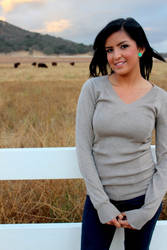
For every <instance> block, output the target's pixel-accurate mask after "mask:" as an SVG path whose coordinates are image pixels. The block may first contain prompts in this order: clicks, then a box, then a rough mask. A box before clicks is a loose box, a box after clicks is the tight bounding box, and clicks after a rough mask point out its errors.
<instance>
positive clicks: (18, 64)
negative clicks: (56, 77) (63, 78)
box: [14, 62, 75, 68]
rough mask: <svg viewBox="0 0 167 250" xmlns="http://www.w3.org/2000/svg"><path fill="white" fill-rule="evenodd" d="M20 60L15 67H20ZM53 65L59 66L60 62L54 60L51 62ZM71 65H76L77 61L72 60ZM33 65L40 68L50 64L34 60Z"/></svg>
mask: <svg viewBox="0 0 167 250" xmlns="http://www.w3.org/2000/svg"><path fill="white" fill-rule="evenodd" d="M20 64H21V63H20V62H16V63H14V68H18V67H19V66H20ZM51 65H52V66H57V65H58V63H57V62H52V63H51ZM70 65H71V66H74V65H75V62H70ZM32 66H34V67H38V68H48V65H47V64H46V63H37V62H33V63H32Z"/></svg>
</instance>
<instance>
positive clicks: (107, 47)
mask: <svg viewBox="0 0 167 250" xmlns="http://www.w3.org/2000/svg"><path fill="white" fill-rule="evenodd" d="M126 42H128V41H122V42H120V43H118V44H117V46H119V45H121V44H122V43H126ZM105 48H106V49H109V48H112V46H106V47H105Z"/></svg>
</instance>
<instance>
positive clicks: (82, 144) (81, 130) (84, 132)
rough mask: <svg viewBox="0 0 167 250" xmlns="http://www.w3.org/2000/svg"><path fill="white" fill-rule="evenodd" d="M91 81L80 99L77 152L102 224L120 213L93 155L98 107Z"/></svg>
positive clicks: (87, 187) (82, 91) (77, 116)
mask: <svg viewBox="0 0 167 250" xmlns="http://www.w3.org/2000/svg"><path fill="white" fill-rule="evenodd" d="M91 81H92V80H91V79H89V80H88V81H87V82H86V83H85V84H84V85H83V87H82V89H81V93H80V96H79V99H78V105H77V112H76V152H77V159H78V165H79V168H80V171H81V174H82V176H83V178H84V180H85V184H86V189H87V193H88V195H89V196H90V199H91V201H92V203H93V206H94V207H95V209H96V210H97V213H98V216H99V219H100V221H101V223H106V222H108V221H110V220H111V219H113V218H115V217H116V216H117V215H118V214H120V211H119V210H118V209H117V208H116V207H115V206H114V205H113V204H112V203H111V202H110V200H109V197H108V195H107V194H106V192H105V190H104V188H103V185H102V183H101V180H100V178H99V175H98V172H97V168H96V165H95V161H94V157H93V153H92V144H93V139H94V133H93V127H92V119H93V114H94V110H95V106H96V97H95V91H94V88H93V84H91V83H92V82H91Z"/></svg>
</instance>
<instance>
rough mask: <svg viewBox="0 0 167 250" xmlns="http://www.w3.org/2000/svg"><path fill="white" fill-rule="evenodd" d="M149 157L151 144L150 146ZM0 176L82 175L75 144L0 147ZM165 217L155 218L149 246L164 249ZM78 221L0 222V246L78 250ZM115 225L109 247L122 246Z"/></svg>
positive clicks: (21, 249)
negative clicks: (71, 145)
mask: <svg viewBox="0 0 167 250" xmlns="http://www.w3.org/2000/svg"><path fill="white" fill-rule="evenodd" d="M152 154H153V158H154V160H155V161H156V157H155V147H154V146H152ZM0 159H1V164H0V180H32V179H73V178H82V177H81V174H80V171H79V169H78V165H77V159H76V151H75V147H69V148H21V149H20V148H15V149H14V148H13V149H12V148H8V149H0ZM166 235H167V221H158V223H157V225H156V229H155V232H154V235H153V239H152V243H151V247H150V250H157V249H159V250H166V246H167V239H166ZM80 236H81V223H48V224H44V223H38V224H0V246H1V247H0V249H2V250H36V249H40V250H46V249H49V250H59V249H61V250H79V249H80ZM123 237H124V230H123V229H122V228H121V229H117V230H116V234H115V236H114V240H113V243H112V250H123V249H124V247H123Z"/></svg>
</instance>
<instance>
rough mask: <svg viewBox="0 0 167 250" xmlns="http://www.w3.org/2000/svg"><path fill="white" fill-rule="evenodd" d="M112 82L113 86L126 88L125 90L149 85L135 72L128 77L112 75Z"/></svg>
mask: <svg viewBox="0 0 167 250" xmlns="http://www.w3.org/2000/svg"><path fill="white" fill-rule="evenodd" d="M110 80H111V82H112V84H113V85H114V86H116V87H123V88H124V87H125V88H133V87H135V86H136V87H137V86H139V85H140V86H141V83H143V84H146V83H148V82H147V81H146V80H145V79H144V78H143V77H142V76H141V74H140V73H139V72H134V73H133V74H127V75H122V76H121V75H118V74H115V73H113V74H111V76H110Z"/></svg>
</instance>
